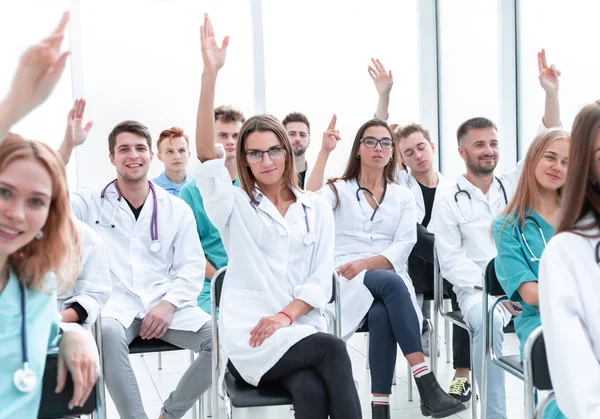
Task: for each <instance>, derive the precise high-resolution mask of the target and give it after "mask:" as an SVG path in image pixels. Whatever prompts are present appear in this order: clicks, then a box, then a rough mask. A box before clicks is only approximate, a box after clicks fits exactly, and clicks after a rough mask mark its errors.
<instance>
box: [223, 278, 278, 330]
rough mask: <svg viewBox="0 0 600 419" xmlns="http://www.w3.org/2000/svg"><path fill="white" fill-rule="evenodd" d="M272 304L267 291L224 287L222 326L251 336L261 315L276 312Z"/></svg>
mask: <svg viewBox="0 0 600 419" xmlns="http://www.w3.org/2000/svg"><path fill="white" fill-rule="evenodd" d="M270 306H271V304H270V302H269V301H268V294H267V293H266V292H265V291H259V290H249V289H242V288H224V289H223V294H222V295H221V304H220V323H221V326H222V327H223V330H225V331H227V330H231V331H234V330H235V331H238V333H239V332H242V333H247V334H248V338H249V336H250V335H249V334H250V331H251V330H252V329H253V328H254V326H256V325H257V324H258V322H259V321H260V319H261V317H264V316H272V315H274V314H275V313H274V312H273V310H272V309H271V308H270Z"/></svg>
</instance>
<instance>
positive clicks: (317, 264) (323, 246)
mask: <svg viewBox="0 0 600 419" xmlns="http://www.w3.org/2000/svg"><path fill="white" fill-rule="evenodd" d="M315 198H319V197H315ZM315 216H318V217H319V218H320V219H319V220H318V221H317V222H315V224H316V225H318V226H319V229H318V231H316V232H315V233H316V236H317V241H316V243H315V247H314V250H313V253H312V261H311V263H310V267H311V268H310V276H309V277H308V278H307V280H306V282H305V283H304V284H302V285H299V286H297V287H295V288H294V291H293V293H294V299H298V300H302V301H304V302H305V303H307V304H308V305H310V306H312V307H314V308H317V309H320V310H321V311H322V310H323V309H324V308H325V305H326V304H327V303H328V302H329V300H330V297H331V292H332V289H331V284H332V276H333V269H334V262H333V255H334V251H335V248H334V243H335V227H334V222H333V213H332V211H331V208H330V207H329V205H328V204H327V203H325V202H324V200H322V199H315Z"/></svg>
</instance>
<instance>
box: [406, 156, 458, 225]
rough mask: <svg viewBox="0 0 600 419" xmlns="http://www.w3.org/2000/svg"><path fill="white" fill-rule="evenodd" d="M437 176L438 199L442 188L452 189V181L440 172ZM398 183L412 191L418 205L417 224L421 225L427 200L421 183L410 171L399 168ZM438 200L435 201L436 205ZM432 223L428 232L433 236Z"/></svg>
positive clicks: (430, 222) (436, 193)
mask: <svg viewBox="0 0 600 419" xmlns="http://www.w3.org/2000/svg"><path fill="white" fill-rule="evenodd" d="M435 174H436V175H437V178H438V185H437V188H436V192H435V196H436V198H437V195H438V191H439V190H441V189H442V188H448V187H450V186H451V185H452V183H450V181H449V180H448V179H446V178H445V177H444V175H442V174H441V173H440V172H435ZM396 181H397V182H398V183H399V184H400V185H402V186H404V187H406V188H408V189H410V190H411V191H412V193H413V195H414V196H415V202H416V204H417V222H418V223H419V224H421V223H422V222H423V218H425V200H424V199H423V190H422V189H421V187H420V186H419V182H417V180H416V179H415V178H414V176H413V175H412V174H411V173H410V172H409V171H406V170H400V169H398V168H396ZM436 198H434V200H433V202H434V203H435V199H436ZM432 221H433V219H431V220H430V221H429V225H428V226H427V230H429V232H430V233H431V234H435V228H434V224H433V222H432Z"/></svg>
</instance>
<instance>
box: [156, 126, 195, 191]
mask: <svg viewBox="0 0 600 419" xmlns="http://www.w3.org/2000/svg"><path fill="white" fill-rule="evenodd" d="M156 149H157V150H158V153H157V155H158V160H160V161H161V162H162V163H163V165H164V166H165V170H164V171H163V172H162V173H161V174H160V176H158V177H157V178H155V179H152V182H154V183H155V184H156V185H158V186H160V187H161V188H163V189H164V190H165V191H167V192H169V193H170V194H171V195H173V196H179V193H180V192H181V189H182V188H183V187H184V186H185V185H186V183H188V182H189V181H190V180H191V176H190V175H188V174H187V164H188V160H189V158H190V140H189V138H188V136H187V135H185V133H184V132H183V128H179V127H171V128H169V129H166V130H163V131H162V132H161V133H160V135H159V136H158V140H157V141H156Z"/></svg>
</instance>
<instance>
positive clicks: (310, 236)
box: [250, 200, 317, 246]
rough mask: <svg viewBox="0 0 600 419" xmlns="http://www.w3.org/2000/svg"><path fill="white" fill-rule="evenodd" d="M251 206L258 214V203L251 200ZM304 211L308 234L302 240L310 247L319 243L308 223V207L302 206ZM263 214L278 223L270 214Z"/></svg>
mask: <svg viewBox="0 0 600 419" xmlns="http://www.w3.org/2000/svg"><path fill="white" fill-rule="evenodd" d="M250 204H251V205H252V208H254V210H255V211H256V212H257V213H258V203H257V202H256V201H255V200H251V201H250ZM302 209H303V210H304V223H305V224H306V234H305V235H304V237H303V238H302V243H304V245H305V246H310V245H311V244H313V243H314V242H315V241H317V236H316V235H315V233H313V232H312V231H310V224H309V222H308V211H307V210H306V205H304V204H302ZM263 213H265V214H266V215H267V216H268V217H269V218H270V219H272V220H273V221H275V222H277V221H276V220H275V219H274V218H273V217H272V216H271V214H269V213H268V212H266V211H263Z"/></svg>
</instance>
